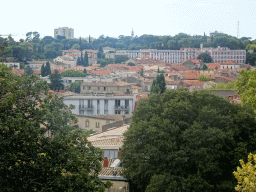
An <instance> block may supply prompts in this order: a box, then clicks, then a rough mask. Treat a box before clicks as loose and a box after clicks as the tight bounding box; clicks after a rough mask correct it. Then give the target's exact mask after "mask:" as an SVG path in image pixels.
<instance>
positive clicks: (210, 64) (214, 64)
mask: <svg viewBox="0 0 256 192" xmlns="http://www.w3.org/2000/svg"><path fill="white" fill-rule="evenodd" d="M207 67H208V69H212V70H213V69H216V67H217V69H219V68H220V63H209V64H208V65H207Z"/></svg>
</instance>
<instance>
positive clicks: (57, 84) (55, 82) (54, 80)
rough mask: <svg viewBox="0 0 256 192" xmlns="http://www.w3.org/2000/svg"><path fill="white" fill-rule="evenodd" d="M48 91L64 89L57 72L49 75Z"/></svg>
mask: <svg viewBox="0 0 256 192" xmlns="http://www.w3.org/2000/svg"><path fill="white" fill-rule="evenodd" d="M49 78H50V81H51V83H50V85H49V87H50V89H52V90H54V91H59V90H63V89H64V84H63V80H62V77H61V74H60V73H59V71H58V70H56V69H55V70H54V73H53V74H51V75H50V77H49Z"/></svg>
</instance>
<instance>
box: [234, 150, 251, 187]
mask: <svg viewBox="0 0 256 192" xmlns="http://www.w3.org/2000/svg"><path fill="white" fill-rule="evenodd" d="M239 162H240V164H241V168H240V167H237V171H234V172H233V174H234V176H235V178H236V179H237V181H238V185H237V186H236V187H235V190H236V191H256V186H255V181H256V170H255V168H256V165H255V164H256V155H253V154H251V153H250V154H249V155H248V162H247V163H246V164H245V163H244V161H243V160H242V159H241V160H239Z"/></svg>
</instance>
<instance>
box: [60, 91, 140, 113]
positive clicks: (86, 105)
mask: <svg viewBox="0 0 256 192" xmlns="http://www.w3.org/2000/svg"><path fill="white" fill-rule="evenodd" d="M135 101H136V95H107V94H106V95H101V96H99V95H89V96H87V95H71V96H64V103H65V104H66V105H70V104H72V105H74V106H75V109H73V110H72V112H73V113H74V114H77V115H103V114H109V115H113V114H132V112H133V110H134V106H135Z"/></svg>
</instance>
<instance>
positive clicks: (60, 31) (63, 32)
mask: <svg viewBox="0 0 256 192" xmlns="http://www.w3.org/2000/svg"><path fill="white" fill-rule="evenodd" d="M58 35H60V36H65V37H66V38H67V39H74V29H72V28H68V27H59V28H57V29H54V38H57V36H58Z"/></svg>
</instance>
